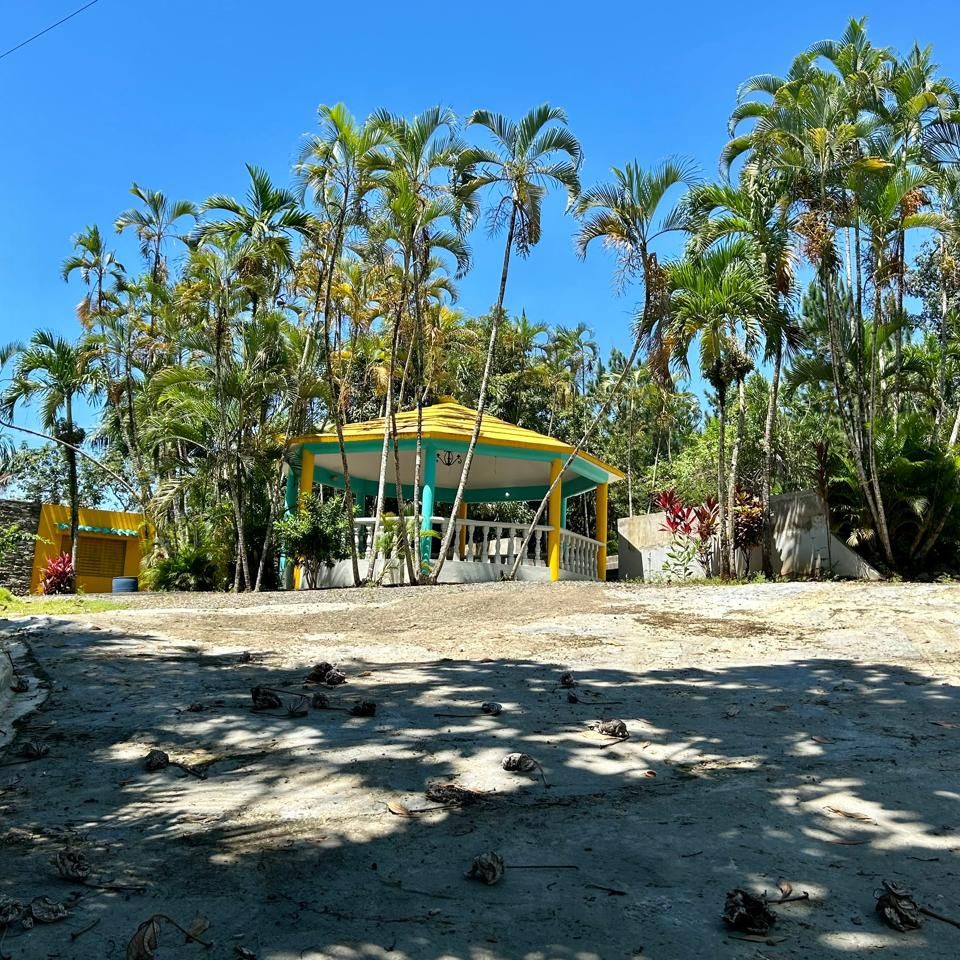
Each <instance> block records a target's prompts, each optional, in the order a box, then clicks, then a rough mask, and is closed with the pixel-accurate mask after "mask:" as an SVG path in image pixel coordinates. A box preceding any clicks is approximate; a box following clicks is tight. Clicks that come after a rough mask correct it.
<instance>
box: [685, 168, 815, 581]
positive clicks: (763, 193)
mask: <svg viewBox="0 0 960 960" xmlns="http://www.w3.org/2000/svg"><path fill="white" fill-rule="evenodd" d="M786 193H787V185H786V184H784V183H783V182H782V180H781V179H780V178H779V177H778V176H777V175H776V171H771V170H768V169H765V168H764V167H763V165H762V164H760V163H758V162H752V163H749V164H747V165H746V166H745V167H744V168H743V170H742V171H741V174H740V180H739V183H738V185H737V186H736V187H734V186H732V185H731V184H729V183H725V184H709V185H706V186H704V187H701V188H699V189H698V190H696V191H694V192H693V194H692V196H691V200H690V206H691V209H692V210H693V211H694V214H695V215H696V216H698V217H699V216H707V219H706V220H705V221H703V222H700V223H698V224H697V227H696V233H695V236H694V248H695V249H705V248H707V247H709V246H710V245H711V244H714V243H716V242H717V241H719V240H722V239H725V238H730V237H740V238H743V239H747V240H749V241H750V242H751V244H752V246H753V249H754V251H755V252H756V255H757V257H758V259H759V264H760V267H761V269H762V271H763V276H764V278H765V280H766V283H767V303H768V304H769V306H770V310H769V312H767V313H766V315H765V316H764V317H763V318H762V320H761V323H762V326H763V331H764V339H765V349H764V354H765V359H766V360H768V361H772V362H773V370H772V373H771V377H770V389H769V391H768V395H767V414H766V419H765V421H764V431H763V479H762V484H761V486H762V490H761V499H762V502H763V515H764V533H763V541H762V548H763V570H764V573H765V574H766V576H768V577H770V576H772V575H773V528H772V525H771V521H770V494H771V484H772V473H773V441H774V437H773V431H774V423H775V420H776V410H777V397H778V392H779V386H780V375H781V371H782V366H783V356H784V350H785V348H786V349H791V348H793V347H795V346H796V345H797V342H798V336H799V334H798V331H797V329H796V327H795V325H794V324H793V323H792V322H791V321H790V314H789V311H790V302H791V299H792V297H793V259H794V254H793V241H792V230H793V227H794V223H793V218H792V216H791V205H790V203H789V202H788V201H786V200H785V199H784V197H785V195H786Z"/></svg>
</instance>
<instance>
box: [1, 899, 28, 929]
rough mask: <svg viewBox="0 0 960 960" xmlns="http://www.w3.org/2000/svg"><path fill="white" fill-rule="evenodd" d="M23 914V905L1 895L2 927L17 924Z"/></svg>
mask: <svg viewBox="0 0 960 960" xmlns="http://www.w3.org/2000/svg"><path fill="white" fill-rule="evenodd" d="M22 914H23V904H22V903H21V902H20V901H19V900H15V899H14V898H13V897H8V896H5V895H4V894H0V927H7V926H9V925H10V924H11V923H16V922H17V920H19V919H20V917H21V915H22Z"/></svg>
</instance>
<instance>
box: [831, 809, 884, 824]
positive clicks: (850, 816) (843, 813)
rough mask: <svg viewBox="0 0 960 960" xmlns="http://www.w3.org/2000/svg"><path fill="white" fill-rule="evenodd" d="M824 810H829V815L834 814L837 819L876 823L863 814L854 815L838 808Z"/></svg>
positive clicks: (849, 811)
mask: <svg viewBox="0 0 960 960" xmlns="http://www.w3.org/2000/svg"><path fill="white" fill-rule="evenodd" d="M824 810H829V811H830V812H831V813H835V814H836V815H837V816H838V817H846V818H847V819H848V820H859V821H860V822H861V823H876V821H875V820H873V819H871V818H870V817H868V816H867V815H866V814H865V813H854V812H853V811H851V810H841V809H840V807H824Z"/></svg>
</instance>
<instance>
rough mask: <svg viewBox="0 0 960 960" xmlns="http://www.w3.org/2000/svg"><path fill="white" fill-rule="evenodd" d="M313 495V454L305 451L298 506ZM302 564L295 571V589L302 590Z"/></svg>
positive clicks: (301, 463) (302, 460)
mask: <svg viewBox="0 0 960 960" xmlns="http://www.w3.org/2000/svg"><path fill="white" fill-rule="evenodd" d="M311 493H313V454H312V453H311V452H310V451H309V450H304V451H303V453H302V454H301V456H300V494H299V496H298V498H297V504H298V505H299V503H300V502H301V501H302V500H303V498H304V497H308V496H310V494H311ZM301 573H302V571H301V569H300V564H299V563H298V564H297V565H296V567H294V570H293V589H294V590H299V589H300V576H301Z"/></svg>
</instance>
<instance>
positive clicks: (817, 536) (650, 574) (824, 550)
mask: <svg viewBox="0 0 960 960" xmlns="http://www.w3.org/2000/svg"><path fill="white" fill-rule="evenodd" d="M770 513H771V517H772V520H773V543H774V557H773V569H774V573H775V574H777V575H778V576H782V577H788V578H801V577H811V576H820V575H822V574H823V575H825V574H826V573H827V572H828V571H829V569H830V567H831V564H832V565H833V572H834V574H835V575H836V576H838V577H849V578H851V579H855V580H879V579H880V574H879V573H878V572H877V571H876V570H875V569H874V568H873V567H872V566H870V564H869V563H867V562H866V561H865V560H864V559H863V558H862V557H861V556H860V555H859V554H857V553H856V552H854V551H853V550H851V549H850V548H849V547H848V546H847V545H846V544H845V543H843V542H842V541H841V540H838V539H837V538H836V537H835V536H834V535H833V534H832V533H828V531H827V524H826V519H825V517H824V512H823V509H822V507H821V504H820V500H819V497H818V496H817V494H816V492H815V491H813V490H804V491H801V492H800V493H785V494H781V495H780V496H778V497H771V499H770ZM664 519H665V517H664V514H662V513H650V514H646V515H645V516H636V517H623V518H622V519H621V520H620V521H619V522H618V524H617V535H618V536H617V539H618V542H619V561H620V579H621V580H651V579H659V578H661V577H662V576H663V568H664V563H665V561H666V558H667V552H668V550H669V549H670V544H671V543H672V542H673V536H672V534H671V533H670V532H669V531H667V530H664V529H663V526H664ZM710 566H711V569H710V571H709V572H708V571H706V570H704V569H703V567H701V566H700V564H699V563H695V564H694V576H697V577H702V576H707V575H709V576H715V575H716V574H717V572H718V570H719V563H718V562H717V558H716V557H714V560H713V562H712V563H711V565H710ZM760 569H761V551H760V548H759V547H756V548H754V550H753V551H752V553H751V557H750V570H751V572H754V571H758V570H760ZM745 572H746V571H745V569H744V567H743V564H742V563H741V564H740V569H739V570H738V573H740V574H741V575H742V574H743V573H745Z"/></svg>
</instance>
